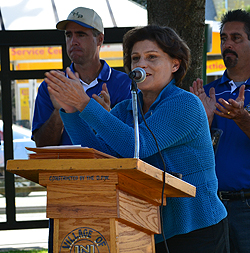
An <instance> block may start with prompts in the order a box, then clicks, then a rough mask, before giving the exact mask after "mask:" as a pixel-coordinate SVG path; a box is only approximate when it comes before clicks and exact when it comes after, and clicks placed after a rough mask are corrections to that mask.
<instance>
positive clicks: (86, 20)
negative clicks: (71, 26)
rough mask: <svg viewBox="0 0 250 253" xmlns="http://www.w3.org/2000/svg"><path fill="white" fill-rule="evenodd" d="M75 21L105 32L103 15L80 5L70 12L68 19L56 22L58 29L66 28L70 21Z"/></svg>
mask: <svg viewBox="0 0 250 253" xmlns="http://www.w3.org/2000/svg"><path fill="white" fill-rule="evenodd" d="M70 21H72V22H75V23H77V24H79V25H81V26H84V27H87V28H92V29H96V30H98V31H99V32H101V33H103V34H104V28H103V24H102V19H101V17H100V16H99V15H98V14H97V13H96V12H95V11H94V10H92V9H88V8H85V7H78V8H76V9H74V10H73V11H71V12H70V14H69V16H68V18H67V19H66V20H62V21H59V22H58V23H57V24H56V28H57V29H58V30H65V29H66V25H67V24H68V23H69V22H70Z"/></svg>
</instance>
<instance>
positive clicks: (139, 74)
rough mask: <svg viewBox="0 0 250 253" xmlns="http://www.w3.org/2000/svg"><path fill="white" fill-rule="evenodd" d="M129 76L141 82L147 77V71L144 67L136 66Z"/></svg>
mask: <svg viewBox="0 0 250 253" xmlns="http://www.w3.org/2000/svg"><path fill="white" fill-rule="evenodd" d="M128 76H129V77H130V78H131V79H133V80H134V81H136V82H137V83H141V82H143V81H144V80H145V79H146V71H145V70H144V69H142V68H135V69H133V70H132V71H131V72H129V74H128Z"/></svg>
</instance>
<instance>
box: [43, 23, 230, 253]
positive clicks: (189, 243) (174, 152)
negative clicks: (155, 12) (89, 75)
mask: <svg viewBox="0 0 250 253" xmlns="http://www.w3.org/2000/svg"><path fill="white" fill-rule="evenodd" d="M123 49H124V66H125V70H126V71H127V72H130V73H131V70H134V69H135V68H140V69H143V70H144V71H145V72H146V78H145V80H144V81H142V82H138V89H139V90H140V91H139V93H138V101H139V102H140V104H141V111H140V110H139V111H138V126H139V140H140V149H139V158H140V159H141V160H143V161H145V162H147V163H149V164H151V165H153V166H155V167H157V168H159V169H162V170H163V169H164V164H165V165H166V168H167V171H174V172H176V173H180V174H182V179H183V180H184V181H186V182H188V183H190V184H192V185H194V186H195V187H196V192H197V193H196V197H195V198H169V199H167V206H165V207H163V214H164V216H163V223H164V235H165V238H166V239H167V245H168V248H169V251H170V252H171V253H172V252H178V253H181V252H185V253H186V252H203V253H205V252H219V253H222V252H227V233H226V216H227V212H226V209H225V207H224V206H223V204H222V203H221V201H220V200H219V198H218V196H217V185H218V183H217V178H216V174H215V161H214V152H213V146H212V142H211V136H210V130H209V125H208V120H207V116H206V112H205V110H204V107H203V105H202V103H201V101H200V100H199V98H197V97H196V96H195V95H193V94H192V93H190V92H187V91H185V90H183V89H181V88H180V87H181V82H182V79H183V78H184V76H185V74H186V72H187V69H188V66H189V63H190V51H189V48H188V46H187V45H186V43H185V42H184V41H183V40H182V39H181V38H180V37H179V36H178V35H177V34H176V33H175V32H174V31H173V30H172V29H171V28H168V27H159V26H151V25H149V26H146V27H142V28H135V29H132V30H130V31H129V32H127V33H126V34H125V36H124V39H123ZM67 73H68V76H69V77H70V78H71V79H68V78H66V77H65V76H64V75H63V74H61V73H60V72H57V71H51V72H48V73H46V82H47V83H48V90H49V92H50V94H51V95H53V96H54V97H55V98H56V99H57V101H58V102H59V103H60V105H61V107H62V109H61V110H60V115H61V118H62V120H63V123H64V126H65V128H66V130H67V132H68V133H69V136H70V138H71V140H72V142H73V144H81V145H82V146H83V147H90V148H95V149H97V150H99V151H102V152H104V153H107V154H110V155H112V156H115V157H118V158H132V157H134V150H135V136H134V117H133V108H132V107H133V106H132V100H125V101H123V102H121V103H119V104H118V105H117V106H115V107H114V108H113V109H112V110H111V111H110V112H108V111H106V110H105V109H104V108H103V107H102V106H101V105H100V104H98V103H97V102H96V101H95V100H94V99H92V98H90V97H88V95H86V93H85V92H84V90H83V88H82V86H81V84H80V82H79V79H78V78H77V76H75V75H74V74H73V73H72V72H71V71H70V69H67ZM134 74H135V76H136V74H137V73H134ZM144 119H145V121H144ZM93 130H94V131H93ZM151 132H152V133H153V134H154V136H155V138H156V140H157V142H158V146H159V150H160V152H161V155H162V158H163V160H162V159H161V155H160V153H159V151H158V149H157V146H156V142H155V139H154V137H153V135H152V134H151ZM155 241H156V252H161V253H162V252H167V251H166V247H165V244H164V242H163V237H162V235H156V236H155Z"/></svg>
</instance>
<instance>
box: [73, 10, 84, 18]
mask: <svg viewBox="0 0 250 253" xmlns="http://www.w3.org/2000/svg"><path fill="white" fill-rule="evenodd" d="M72 15H73V16H75V17H77V18H82V17H83V15H82V14H81V13H79V12H74V11H73V12H72Z"/></svg>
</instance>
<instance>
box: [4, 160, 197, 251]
mask: <svg viewBox="0 0 250 253" xmlns="http://www.w3.org/2000/svg"><path fill="white" fill-rule="evenodd" d="M7 170H8V171H9V172H12V173H14V174H17V175H20V176H22V177H24V178H27V179H29V180H31V181H33V182H36V183H39V184H40V185H42V186H45V187H47V217H48V218H53V219H54V235H53V236H54V241H53V243H54V244H53V250H54V252H56V253H57V252H62V253H63V252H72V253H73V252H79V253H80V252H82V253H84V252H89V253H97V252H99V253H104V252H105V253H106V252H110V253H118V252H119V253H125V252H130V253H132V252H133V253H139V252H140V253H142V252H145V253H146V252H147V253H149V252H155V249H154V234H159V233H161V229H160V214H159V206H160V205H161V192H162V186H163V185H162V184H163V183H162V182H163V172H162V171H161V170H159V169H157V168H155V167H153V166H151V165H149V164H147V163H145V162H143V161H141V160H139V159H136V158H128V159H126V158H122V159H34V160H32V159H31V160H10V161H8V163H7ZM165 179H166V183H165V191H164V199H166V197H194V196H195V191H196V189H195V187H194V186H192V185H190V184H188V183H186V182H184V181H183V180H180V179H178V178H176V177H174V176H172V175H170V174H167V173H166V174H165ZM164 202H165V200H164ZM164 205H166V203H164ZM169 218H170V219H171V217H169Z"/></svg>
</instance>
